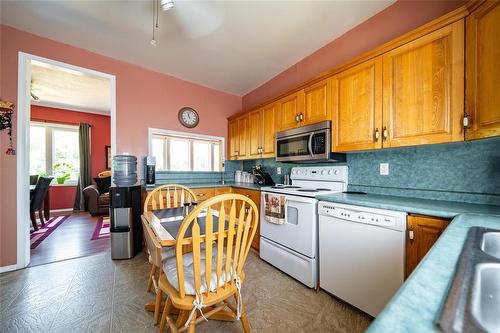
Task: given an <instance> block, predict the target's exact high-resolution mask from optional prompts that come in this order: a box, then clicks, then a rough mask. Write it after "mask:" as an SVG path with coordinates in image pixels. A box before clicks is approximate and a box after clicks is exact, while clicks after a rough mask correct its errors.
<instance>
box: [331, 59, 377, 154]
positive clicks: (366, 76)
mask: <svg viewBox="0 0 500 333" xmlns="http://www.w3.org/2000/svg"><path fill="white" fill-rule="evenodd" d="M332 91H333V98H332V99H333V130H332V143H333V151H353V150H367V149H379V148H382V132H381V131H382V58H381V57H378V58H375V59H372V60H368V61H366V62H364V63H362V64H359V65H357V66H355V67H352V68H350V69H348V70H346V71H344V72H341V73H339V74H337V75H335V76H334V77H333V79H332Z"/></svg>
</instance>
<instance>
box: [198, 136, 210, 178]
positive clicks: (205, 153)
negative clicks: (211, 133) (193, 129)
mask: <svg viewBox="0 0 500 333" xmlns="http://www.w3.org/2000/svg"><path fill="white" fill-rule="evenodd" d="M210 155H211V151H210V143H209V142H196V141H195V142H193V170H194V171H211V170H212V165H211V161H210Z"/></svg>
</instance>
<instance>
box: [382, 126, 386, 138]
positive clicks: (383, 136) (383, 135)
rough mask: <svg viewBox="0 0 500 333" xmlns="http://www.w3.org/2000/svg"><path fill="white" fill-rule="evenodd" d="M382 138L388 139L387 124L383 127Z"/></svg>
mask: <svg viewBox="0 0 500 333" xmlns="http://www.w3.org/2000/svg"><path fill="white" fill-rule="evenodd" d="M382 139H384V141H386V140H387V127H385V126H384V128H383V129H382Z"/></svg>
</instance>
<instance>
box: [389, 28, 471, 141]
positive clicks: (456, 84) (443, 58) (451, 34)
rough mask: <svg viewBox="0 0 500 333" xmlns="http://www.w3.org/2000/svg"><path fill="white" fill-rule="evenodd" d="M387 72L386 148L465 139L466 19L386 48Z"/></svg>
mask: <svg viewBox="0 0 500 333" xmlns="http://www.w3.org/2000/svg"><path fill="white" fill-rule="evenodd" d="M383 71H384V73H383V95H384V96H383V109H384V110H383V123H384V127H385V129H386V131H385V133H386V134H387V135H384V139H385V140H384V142H383V146H384V147H398V146H410V145H417V144H428V143H440V142H451V141H463V139H464V133H463V115H464V20H463V19H462V20H459V21H457V22H455V23H452V24H450V25H448V26H445V27H443V28H441V29H439V30H436V31H434V32H432V33H429V34H427V35H425V36H423V37H420V38H418V39H416V40H414V41H412V42H410V43H407V44H405V45H403V46H400V47H398V48H396V49H394V50H391V51H389V52H387V53H385V54H384V55H383ZM383 132H384V131H383Z"/></svg>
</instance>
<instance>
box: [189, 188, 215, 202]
mask: <svg viewBox="0 0 500 333" xmlns="http://www.w3.org/2000/svg"><path fill="white" fill-rule="evenodd" d="M192 190H193V192H194V194H196V200H197V202H198V203H200V202H202V201H205V200H207V199H209V198H211V197H213V196H214V195H215V190H214V188H213V187H208V188H193V189H192Z"/></svg>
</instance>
